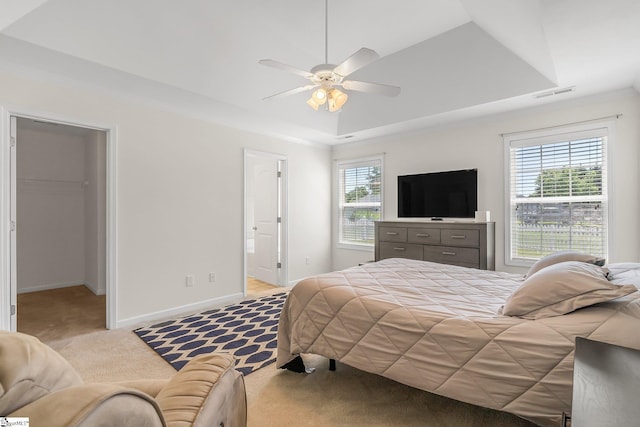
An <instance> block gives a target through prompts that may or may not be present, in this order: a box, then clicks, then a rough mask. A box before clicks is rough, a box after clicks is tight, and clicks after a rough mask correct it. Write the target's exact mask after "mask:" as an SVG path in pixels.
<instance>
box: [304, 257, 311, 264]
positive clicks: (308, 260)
mask: <svg viewBox="0 0 640 427" xmlns="http://www.w3.org/2000/svg"><path fill="white" fill-rule="evenodd" d="M304 262H305V264H307V265H309V264H311V257H306V258H305V259H304Z"/></svg>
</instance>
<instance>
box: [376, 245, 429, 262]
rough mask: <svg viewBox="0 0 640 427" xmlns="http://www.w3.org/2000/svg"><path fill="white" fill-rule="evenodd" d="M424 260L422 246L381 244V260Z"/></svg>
mask: <svg viewBox="0 0 640 427" xmlns="http://www.w3.org/2000/svg"><path fill="white" fill-rule="evenodd" d="M385 258H410V259H420V260H421V259H422V245H418V244H414V243H393V242H380V259H385Z"/></svg>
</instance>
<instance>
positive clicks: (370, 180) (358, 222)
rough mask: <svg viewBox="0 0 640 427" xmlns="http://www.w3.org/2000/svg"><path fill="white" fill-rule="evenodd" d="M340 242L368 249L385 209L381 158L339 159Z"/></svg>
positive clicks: (340, 243) (371, 244)
mask: <svg viewBox="0 0 640 427" xmlns="http://www.w3.org/2000/svg"><path fill="white" fill-rule="evenodd" d="M337 169H338V244H339V245H347V246H349V247H361V248H366V249H369V248H370V247H372V246H373V243H374V221H377V220H380V219H381V212H382V158H380V157H376V158H369V159H361V160H356V161H348V162H347V161H345V162H342V161H341V162H338V164H337Z"/></svg>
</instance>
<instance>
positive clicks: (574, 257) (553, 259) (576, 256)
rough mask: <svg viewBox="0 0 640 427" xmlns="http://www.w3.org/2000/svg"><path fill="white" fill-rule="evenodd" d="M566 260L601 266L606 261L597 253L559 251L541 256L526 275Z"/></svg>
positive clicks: (528, 275)
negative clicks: (596, 254)
mask: <svg viewBox="0 0 640 427" xmlns="http://www.w3.org/2000/svg"><path fill="white" fill-rule="evenodd" d="M565 261H582V262H588V263H589V264H595V265H599V266H603V265H604V263H605V259H604V258H600V257H597V256H595V255H589V254H583V253H580V252H575V251H558V252H554V253H552V254H549V255H547V256H544V257H542V258H540V259H539V260H538V261H537V262H536V263H535V264H533V265H532V266H531V268H529V271H528V272H527V275H526V276H525V277H530V276H532V275H533V274H535V273H536V272H537V271H540V270H542V269H543V268H545V267H548V266H550V265H553V264H557V263H559V262H565Z"/></svg>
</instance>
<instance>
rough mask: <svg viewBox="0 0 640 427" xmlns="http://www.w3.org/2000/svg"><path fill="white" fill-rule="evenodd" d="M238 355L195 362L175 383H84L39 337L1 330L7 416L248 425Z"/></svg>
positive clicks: (0, 374)
mask: <svg viewBox="0 0 640 427" xmlns="http://www.w3.org/2000/svg"><path fill="white" fill-rule="evenodd" d="M234 366H235V360H234V358H233V356H232V355H229V354H224V353H214V354H208V355H201V356H198V357H195V358H194V359H192V360H191V361H190V362H189V363H187V364H186V365H185V366H184V367H183V368H182V369H181V370H180V371H179V372H177V373H176V374H175V375H174V376H173V377H172V378H171V379H169V380H138V381H130V382H119V383H113V384H110V383H99V384H89V383H84V382H83V381H82V379H81V378H80V375H79V374H78V373H77V372H76V371H75V370H74V369H73V367H72V366H71V365H70V364H69V363H68V362H67V361H66V360H65V359H64V358H63V357H62V356H60V355H59V354H58V353H57V352H55V351H54V350H53V349H51V348H50V347H48V346H46V345H45V344H43V343H41V342H40V341H39V340H38V339H36V338H34V337H32V336H29V335H25V334H21V333H16V332H6V331H0V416H4V417H29V425H30V426H31V427H40V426H47V427H57V426H59V427H63V426H64V427H67V426H82V427H88V426H91V427H95V426H131V427H151V426H169V427H171V426H176V427H177V426H180V427H183V426H184V427H187V426H194V427H198V426H207V427H211V426H214V427H220V426H226V427H235V426H240V427H242V426H246V422H247V421H246V420H247V403H246V393H245V388H244V379H243V377H242V375H241V374H240V373H239V372H238V371H236V370H235V369H234Z"/></svg>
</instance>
